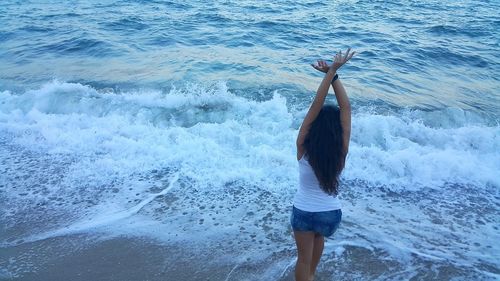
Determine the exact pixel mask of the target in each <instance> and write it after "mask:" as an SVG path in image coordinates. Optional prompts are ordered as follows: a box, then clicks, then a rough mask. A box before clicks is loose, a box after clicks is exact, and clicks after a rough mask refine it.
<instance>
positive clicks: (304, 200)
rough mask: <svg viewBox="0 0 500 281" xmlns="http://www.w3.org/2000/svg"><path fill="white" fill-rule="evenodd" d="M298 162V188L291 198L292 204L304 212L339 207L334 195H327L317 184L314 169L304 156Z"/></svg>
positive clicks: (330, 209) (336, 208)
mask: <svg viewBox="0 0 500 281" xmlns="http://www.w3.org/2000/svg"><path fill="white" fill-rule="evenodd" d="M298 162H299V189H298V190H297V193H295V197H294V198H293V205H294V206H295V207H296V208H297V209H300V210H302V211H306V212H324V211H333V210H338V209H340V208H341V205H340V200H339V199H338V198H337V196H335V195H328V193H326V192H324V191H323V190H322V189H321V187H320V184H319V181H318V178H316V175H315V174H314V170H313V168H312V167H311V165H309V162H308V161H307V160H306V157H305V156H302V158H300V160H299V161H298Z"/></svg>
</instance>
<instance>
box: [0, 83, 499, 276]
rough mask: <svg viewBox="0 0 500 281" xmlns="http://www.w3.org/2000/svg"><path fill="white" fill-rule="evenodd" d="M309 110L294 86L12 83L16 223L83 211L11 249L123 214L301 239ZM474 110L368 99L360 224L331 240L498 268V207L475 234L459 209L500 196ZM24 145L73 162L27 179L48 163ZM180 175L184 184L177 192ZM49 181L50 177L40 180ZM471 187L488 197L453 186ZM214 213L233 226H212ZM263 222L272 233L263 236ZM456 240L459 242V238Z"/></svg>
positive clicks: (336, 247)
mask: <svg viewBox="0 0 500 281" xmlns="http://www.w3.org/2000/svg"><path fill="white" fill-rule="evenodd" d="M304 114H305V111H304V109H303V108H301V109H299V110H297V109H295V108H294V107H292V106H290V105H287V96H286V93H274V94H273V97H272V98H271V99H269V100H265V101H255V100H250V99H246V98H243V97H238V96H236V95H234V94H232V93H231V92H230V91H229V90H228V89H227V87H226V86H225V84H223V83H218V84H215V85H213V86H211V87H205V88H203V87H199V86H197V85H188V86H186V87H185V88H182V89H177V88H173V89H172V90H170V91H169V92H161V91H153V90H143V91H127V92H101V91H98V90H96V89H93V88H92V87H89V86H86V85H81V84H76V83H62V82H57V81H54V82H51V83H48V84H46V85H44V86H43V87H42V88H40V89H37V90H32V91H27V92H25V93H12V92H5V91H4V92H2V93H0V133H1V134H2V135H3V136H2V140H3V142H4V143H3V144H8V145H9V147H8V148H5V149H4V150H2V151H3V154H2V155H1V157H2V159H3V160H4V161H3V162H2V163H4V164H2V166H0V168H1V169H2V170H4V171H7V168H9V167H10V168H11V169H14V171H12V170H9V172H8V173H7V176H3V177H2V178H1V181H2V186H3V187H2V188H3V190H4V192H3V193H1V194H0V196H1V197H2V198H3V200H4V201H8V202H9V203H8V205H7V207H4V208H7V210H5V212H6V213H7V214H9V215H8V216H6V220H7V222H8V223H9V224H15V223H16V222H15V221H16V219H18V216H19V215H20V214H21V213H22V212H21V210H23V208H22V207H21V205H23V204H27V203H28V204H30V205H31V206H37V204H40V203H43V204H49V205H53V207H54V209H55V211H54V210H52V209H51V211H54V212H56V213H57V212H59V213H61V212H62V213H71V214H72V215H70V216H68V219H66V220H62V221H57V222H50V220H49V222H48V223H47V225H45V226H43V227H40V228H37V229H30V230H29V231H27V232H26V233H22V235H21V238H19V239H16V238H13V236H14V235H15V234H14V233H12V234H11V235H12V236H8V237H6V238H5V239H3V241H1V242H2V245H4V246H6V245H12V244H16V243H26V242H29V241H35V240H37V239H45V238H48V237H54V236H57V235H61V234H74V233H84V232H89V231H93V230H95V229H96V228H99V227H103V226H109V225H110V224H115V223H116V222H117V221H120V220H127V226H126V227H124V226H123V225H122V226H120V227H119V228H117V229H116V231H121V232H122V233H134V232H135V233H137V234H140V235H147V234H150V235H152V236H154V237H155V238H157V239H162V237H163V238H164V239H170V238H172V237H171V236H173V235H174V233H176V234H179V233H182V234H184V235H185V237H187V236H186V233H194V234H196V235H193V236H190V238H192V239H195V238H196V237H198V239H207V238H209V237H211V236H214V237H215V236H218V235H223V234H224V233H231V232H234V233H238V232H241V231H242V230H241V228H240V227H241V226H245V230H244V231H246V232H248V233H247V234H248V236H249V237H250V238H248V239H249V240H248V241H247V242H243V243H247V245H249V244H248V243H252V241H254V240H255V241H260V242H261V243H262V245H264V246H265V244H266V243H268V242H269V243H271V242H272V243H275V244H276V243H278V242H276V241H279V239H282V240H286V239H289V237H286V235H284V234H283V229H284V228H285V229H286V227H288V223H287V221H288V218H287V217H288V215H287V213H279V212H278V213H277V214H276V213H274V212H276V210H278V209H279V210H281V211H283V210H287V209H286V208H287V206H289V204H290V202H291V197H292V195H293V193H294V192H295V188H296V180H297V170H296V168H297V167H296V160H295V148H294V140H295V137H296V134H297V129H298V128H297V124H298V123H300V120H301V118H302V117H303V115H304ZM429 116H432V118H430V119H429ZM470 116H472V115H471V114H470V113H468V112H464V111H462V110H448V109H447V110H442V111H433V112H429V113H425V112H423V111H415V110H404V109H401V110H399V111H397V112H396V111H395V112H392V113H387V112H385V113H377V112H376V111H374V110H373V109H370V110H369V109H361V108H358V109H356V110H355V113H354V115H353V121H352V123H353V129H352V142H351V147H350V154H349V157H348V163H347V167H346V170H345V173H344V174H343V179H344V182H345V183H348V184H350V186H347V185H346V186H343V190H344V191H343V192H344V195H343V196H345V198H344V201H345V204H344V206H345V208H344V209H345V214H346V215H345V219H344V221H345V222H346V226H345V227H347V228H349V229H350V231H349V234H347V233H344V234H339V235H340V236H339V237H338V238H337V239H340V243H337V242H335V243H336V244H333V248H327V249H330V251H331V252H332V253H336V255H339V256H341V255H343V254H344V253H345V249H344V247H345V246H346V245H347V246H349V245H350V246H356V247H362V248H365V249H367V250H368V251H372V252H373V251H375V248H381V249H384V250H385V251H386V252H387V253H389V255H390V257H392V258H397V259H399V260H400V261H404V260H406V262H407V263H411V257H412V256H418V257H419V258H422V259H427V260H436V261H442V260H457V259H458V260H459V262H458V263H459V264H467V265H472V264H474V262H477V261H485V260H486V261H488V262H490V263H492V264H495V262H493V261H492V258H494V257H495V255H497V254H495V252H497V251H498V246H497V245H496V244H495V243H493V242H492V241H494V240H493V239H497V238H500V237H498V233H497V232H498V231H497V229H496V228H495V217H496V214H497V213H498V210H497V209H495V207H494V206H495V205H494V206H493V210H489V211H488V210H485V213H486V215H485V217H484V218H481V217H479V215H476V214H475V213H474V214H473V216H472V217H469V219H470V220H474V221H476V220H482V221H481V223H474V224H473V226H472V229H474V231H475V234H474V235H472V234H471V233H470V232H469V229H468V228H467V223H465V222H463V221H462V220H461V219H460V218H459V215H457V214H455V213H454V212H455V211H456V210H458V209H460V206H462V208H463V209H464V210H467V212H471V211H470V210H474V208H477V207H476V206H477V204H480V203H478V202H486V203H491V204H498V202H497V201H496V200H497V199H495V198H494V197H489V194H498V187H499V186H500V179H499V178H498V175H497V174H498V171H499V170H500V127H499V126H498V125H491V122H490V121H488V120H485V121H481V118H479V117H477V116H475V115H473V116H472V117H470ZM440 118H442V120H444V121H443V122H440V121H439V119H440ZM450 120H453V122H451V121H450ZM9 151H10V152H9ZM16 153H31V154H35V156H33V157H35V158H36V157H39V156H40V155H44V156H43V157H47V158H50V159H66V160H64V161H66V162H64V161H63V160H61V161H63V162H64V163H65V164H57V165H59V166H58V167H60V168H57V169H52V168H51V169H38V170H36V171H37V172H35V173H34V174H32V175H30V176H28V177H26V178H23V177H22V176H23V174H22V173H23V172H22V169H35V168H34V166H33V165H35V164H30V163H35V161H34V160H33V161H32V159H29V161H28V160H26V157H24V159H25V161H26V163H21V164H16V163H18V162H13V161H14V160H12V159H11V158H12V157H14V156H9V154H10V155H16ZM31 154H30V155H31ZM36 155H39V156H36ZM30 157H31V156H30ZM19 158H20V159H22V158H23V157H19ZM15 161H18V160H15ZM22 161H23V160H21V162H22ZM6 165H11V166H9V167H8V166H6ZM16 165H17V166H16ZM30 165H31V166H30ZM44 165H49V166H50V165H56V164H50V163H49V164H47V163H45V164H44ZM57 165H56V166H57ZM47 168H50V167H47ZM16 169H19V170H17V171H16ZM173 175H178V177H179V181H178V183H177V184H178V186H177V187H176V188H175V189H170V187H171V182H172V180H171V177H172V176H173ZM16 176H20V178H21V179H18V178H16ZM44 178H48V179H49V180H48V182H46V183H44V182H43V181H42V183H35V182H34V181H40V180H39V179H44ZM55 178H58V180H57V181H56V179H55ZM51 182H56V183H55V184H53V183H51ZM466 187H472V188H471V189H470V190H476V191H477V194H475V195H477V196H478V197H477V198H476V197H474V198H471V197H467V196H465V195H463V194H461V193H460V191H457V192H456V193H453V192H454V191H453V190H455V189H464V188H466ZM161 190H163V191H164V192H161V193H158V192H159V191H161ZM470 190H467V191H465V189H464V193H468V192H470ZM440 193H444V195H443V194H440ZM391 194H392V195H391ZM446 194H448V195H446ZM438 195H439V196H438ZM472 195H474V194H472ZM405 196H408V198H405ZM452 196H455V197H452ZM417 197H418V198H417ZM49 198H52V199H49ZM412 198H415V199H412ZM496 198H498V197H496ZM468 200H478V201H477V202H475V201H470V202H469V201H468ZM485 200H486V201H485ZM488 200H489V201H488ZM47 202H48V203H47ZM89 202H90V203H89ZM144 202H146V203H144ZM273 202H277V206H276V207H271V206H270V205H271V204H273ZM56 203H57V204H56ZM460 204H461V205H460ZM457 206H458V207H457ZM33 208H36V207H33ZM270 208H271V210H270ZM272 208H275V211H273V210H272ZM200 210H203V211H200ZM371 210H374V211H371ZM479 211H480V210H478V212H479ZM166 212H170V213H169V214H170V215H169V216H165V215H164V214H165V213H166ZM433 212H434V213H433ZM488 212H489V213H488ZM139 213H140V214H139ZM435 214H437V216H435ZM32 215H33V214H32ZM467 215H470V214H466V216H467ZM133 216H137V217H138V218H140V220H136V221H134V220H133V219H132V217H133ZM54 217H55V216H54ZM58 217H60V216H58ZM439 219H440V220H442V222H436V221H438V220H439ZM23 220H26V221H29V219H28V218H25V219H22V220H21V221H23ZM212 220H213V221H217V222H219V223H220V224H222V225H224V227H223V228H221V227H220V225H219V226H217V225H214V224H212V225H211V226H207V224H209V223H212ZM17 222H19V220H18V221H17ZM152 222H153V223H154V222H157V223H158V225H156V226H154V224H153V223H152ZM145 226H147V227H145ZM207 227H208V230H209V231H207ZM469 227H470V226H469ZM261 228H263V229H267V230H266V231H265V232H264V233H263V234H262V229H261ZM451 229H454V230H458V231H456V232H454V231H452V230H451ZM169 233H170V234H169ZM200 233H203V235H202V236H201V237H200V235H199V234H200ZM259 233H261V234H259ZM436 233H438V234H439V235H440V236H441V237H435V234H436ZM247 234H245V235H247ZM169 235H171V236H169ZM252 235H253V236H252ZM276 237H278V238H279V239H278V238H276ZM276 239H278V240H276ZM452 240H453V241H456V245H452V246H447V245H446V243H448V242H449V241H452ZM266 241H267V242H266ZM264 246H263V247H264ZM240 247H242V246H241V245H240ZM463 251H467V253H466V254H463V253H462V252H463ZM461 255H465V256H466V257H465V258H463V257H461ZM460 259H462V260H461V261H460ZM497 260H499V259H497ZM288 263H289V261H288V260H287V261H285V262H283V264H284V266H286V265H287V264H288ZM235 270H237V269H235ZM271 271H272V272H274V270H271ZM271 271H270V272H271ZM278 271H279V270H278ZM278 271H277V272H278ZM273 274H274V273H273ZM276 274H283V273H282V272H281V273H276Z"/></svg>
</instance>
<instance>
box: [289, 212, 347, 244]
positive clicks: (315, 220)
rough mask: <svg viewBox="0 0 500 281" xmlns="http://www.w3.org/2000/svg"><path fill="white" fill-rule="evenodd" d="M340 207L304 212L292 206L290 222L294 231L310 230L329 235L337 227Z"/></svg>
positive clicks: (340, 216)
mask: <svg viewBox="0 0 500 281" xmlns="http://www.w3.org/2000/svg"><path fill="white" fill-rule="evenodd" d="M341 220H342V211H341V210H340V209H338V210H333V211H326V212H306V211H302V210H299V209H297V208H295V206H294V207H293V210H292V217H291V218H290V222H291V224H292V229H293V230H294V231H312V232H315V233H319V234H320V235H322V236H325V237H329V236H332V234H333V233H334V232H335V231H336V230H337V228H339V225H340V221H341Z"/></svg>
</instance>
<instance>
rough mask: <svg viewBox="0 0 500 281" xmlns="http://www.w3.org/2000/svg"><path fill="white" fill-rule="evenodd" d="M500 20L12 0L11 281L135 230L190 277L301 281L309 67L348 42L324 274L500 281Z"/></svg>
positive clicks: (393, 9)
mask: <svg viewBox="0 0 500 281" xmlns="http://www.w3.org/2000/svg"><path fill="white" fill-rule="evenodd" d="M499 10H500V2H499V1H487V0H483V1H479V0H464V1H451V0H445V1H436V0H421V1H416V0H407V1H405V0H384V1H381V0H370V1H368V0H357V1H356V0H339V1H316V0H297V1H289V0H283V1H268V2H266V1H255V0H239V1H233V0H215V1H196V0H185V1H180V0H170V1H168V0H166V1H160V0H151V1H145V0H144V1H140V0H103V1H95V0H87V1H78V0H68V1H54V0H23V1H21V0H2V1H1V3H0V279H2V280H45V279H44V278H36V274H37V272H41V271H44V270H45V271H47V268H48V269H49V270H52V271H53V272H58V271H60V270H63V269H62V268H58V267H51V264H53V263H54V260H55V259H57V258H59V259H64V257H66V256H68V257H69V256H72V257H74V256H75V255H76V256H78V253H79V251H81V250H82V249H89V248H91V247H92V245H97V244H98V243H102V242H103V241H107V240H109V239H116V238H117V237H120V238H123V237H126V238H127V239H137V241H147V242H148V243H149V245H154V246H155V247H156V246H157V247H181V249H182V251H177V252H175V253H177V254H176V255H178V256H175V255H174V256H173V257H174V258H173V259H171V261H172V262H171V263H169V264H168V268H175V267H176V263H175V261H176V260H177V262H178V263H179V264H183V266H184V268H187V270H188V271H189V270H192V274H191V277H190V278H186V279H184V280H190V279H191V280H292V279H293V268H294V262H295V259H296V252H295V244H294V240H293V236H292V231H291V228H290V223H289V220H290V212H291V206H292V199H293V196H294V193H295V191H296V189H297V185H298V164H297V160H296V148H295V139H296V136H297V132H298V128H299V126H300V124H301V122H302V120H303V118H304V116H305V114H306V112H307V109H308V107H309V105H310V102H311V101H312V99H313V98H314V95H315V91H316V89H317V87H318V85H319V83H320V82H321V79H322V77H323V76H322V73H320V72H318V71H317V70H315V69H314V68H312V67H311V63H314V62H316V61H317V60H318V59H323V60H327V61H328V60H331V59H332V57H333V56H334V55H335V53H336V52H338V51H340V50H346V49H347V48H348V47H351V48H352V49H353V50H355V51H356V55H355V56H354V58H352V60H351V61H349V62H348V63H347V64H346V65H345V66H344V67H343V68H342V69H341V70H339V76H340V79H341V80H342V82H343V84H344V86H345V88H346V90H347V93H348V95H349V98H350V100H351V105H352V109H353V116H352V133H351V143H350V151H349V155H348V157H347V163H346V167H345V170H344V171H343V173H342V175H341V186H340V194H339V198H340V199H341V200H342V212H343V218H342V223H341V226H340V228H339V229H338V231H337V232H336V233H335V234H334V235H333V237H331V238H329V239H328V240H327V241H326V246H325V250H324V254H323V258H322V261H321V264H320V266H319V267H318V279H319V280H500V243H499V241H500V230H499V227H500V124H499V122H500V79H499V76H498V75H499V73H500V14H499V13H498V11H499ZM332 93H333V91H332V90H331V95H329V97H328V98H327V103H332V104H335V98H334V95H333V94H332ZM176 249H177V248H176ZM183 253H184V254H183ZM186 253H189V254H186ZM201 257H203V259H202V258H201ZM207 257H208V258H207ZM201 259H202V260H201ZM186 264H187V265H190V264H192V265H193V267H190V266H187V265H186ZM195 264H198V265H199V264H203V266H202V267H200V266H197V267H195V266H194V265H195ZM116 266H117V269H116V270H120V269H119V267H118V265H116ZM51 268H52V269H51ZM206 268H212V269H213V268H215V269H217V268H218V269H219V270H208V269H207V270H204V269H206ZM226 268H227V271H226V272H222V273H221V271H224V270H225V269H226ZM88 270H89V271H91V270H92V269H91V268H90V269H88ZM135 270H136V271H138V272H141V270H143V271H145V269H143V268H141V267H137V268H135ZM110 271H111V272H113V269H111V270H110ZM210 272H212V273H213V274H214V275H211V273H210ZM30 274H35V275H30ZM79 274H83V276H85V273H84V272H79ZM144 274H146V272H144ZM216 274H219V275H216ZM29 276H31V277H29ZM33 276H35V277H33ZM69 276H71V275H69ZM75 276H76V275H75ZM78 276H80V278H81V275H78ZM216 276H219V277H216ZM220 276H222V277H223V278H222V277H220ZM101 277H102V279H101V278H99V279H100V280H118V279H113V278H112V277H110V276H101ZM31 278H33V279H31ZM49 279H50V278H49ZM53 280H57V278H54V279H53ZM67 280H77V278H76V277H75V279H67ZM87 280H91V279H87ZM94 280H97V279H94ZM144 280H146V279H144ZM148 280H154V278H151V279H148ZM163 280H175V279H174V278H173V277H170V278H169V277H168V276H163ZM176 280H180V279H176Z"/></svg>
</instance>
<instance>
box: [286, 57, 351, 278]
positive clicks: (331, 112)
mask: <svg viewBox="0 0 500 281" xmlns="http://www.w3.org/2000/svg"><path fill="white" fill-rule="evenodd" d="M353 55H354V52H351V49H350V48H349V49H348V50H347V52H346V54H345V55H343V54H342V51H341V52H339V53H338V54H337V55H335V59H334V61H333V63H332V64H331V65H328V64H327V63H326V62H324V61H318V63H317V64H316V65H313V67H314V68H315V69H317V70H319V71H322V72H325V73H326V74H325V77H324V78H323V81H321V84H320V85H319V87H318V91H317V92H316V97H315V98H314V101H313V102H312V104H311V107H310V108H309V111H308V112H307V114H306V117H305V118H304V121H303V122H302V126H301V127H300V130H299V135H298V136H297V160H298V161H299V178H300V184H299V188H298V190H297V193H296V194H295V198H294V200H293V205H294V206H293V211H292V217H291V224H292V229H293V233H294V236H295V242H296V244H297V252H298V258H297V264H296V266H295V279H296V280H297V281H312V280H313V279H314V274H315V272H316V267H317V266H318V263H319V260H320V258H321V255H322V253H323V247H324V242H325V240H324V237H329V236H331V235H332V234H333V233H334V232H335V230H337V228H338V226H339V224H340V220H341V218H342V211H341V210H340V207H341V206H340V202H339V199H338V198H337V193H338V187H339V175H340V172H341V171H342V169H343V168H344V165H345V159H346V156H347V151H348V149H349V138H350V134H351V106H350V104H349V99H348V97H347V94H346V91H345V89H344V87H343V86H342V83H341V82H340V80H339V79H338V75H337V71H338V70H339V69H340V68H341V67H342V66H343V65H344V64H345V63H346V62H347V61H349V60H350V59H351V58H352V56H353ZM330 84H332V86H333V90H334V91H335V97H336V98H337V103H338V108H337V107H335V106H332V105H325V106H323V104H324V103H325V98H326V95H327V94H328V88H329V86H330Z"/></svg>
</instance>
